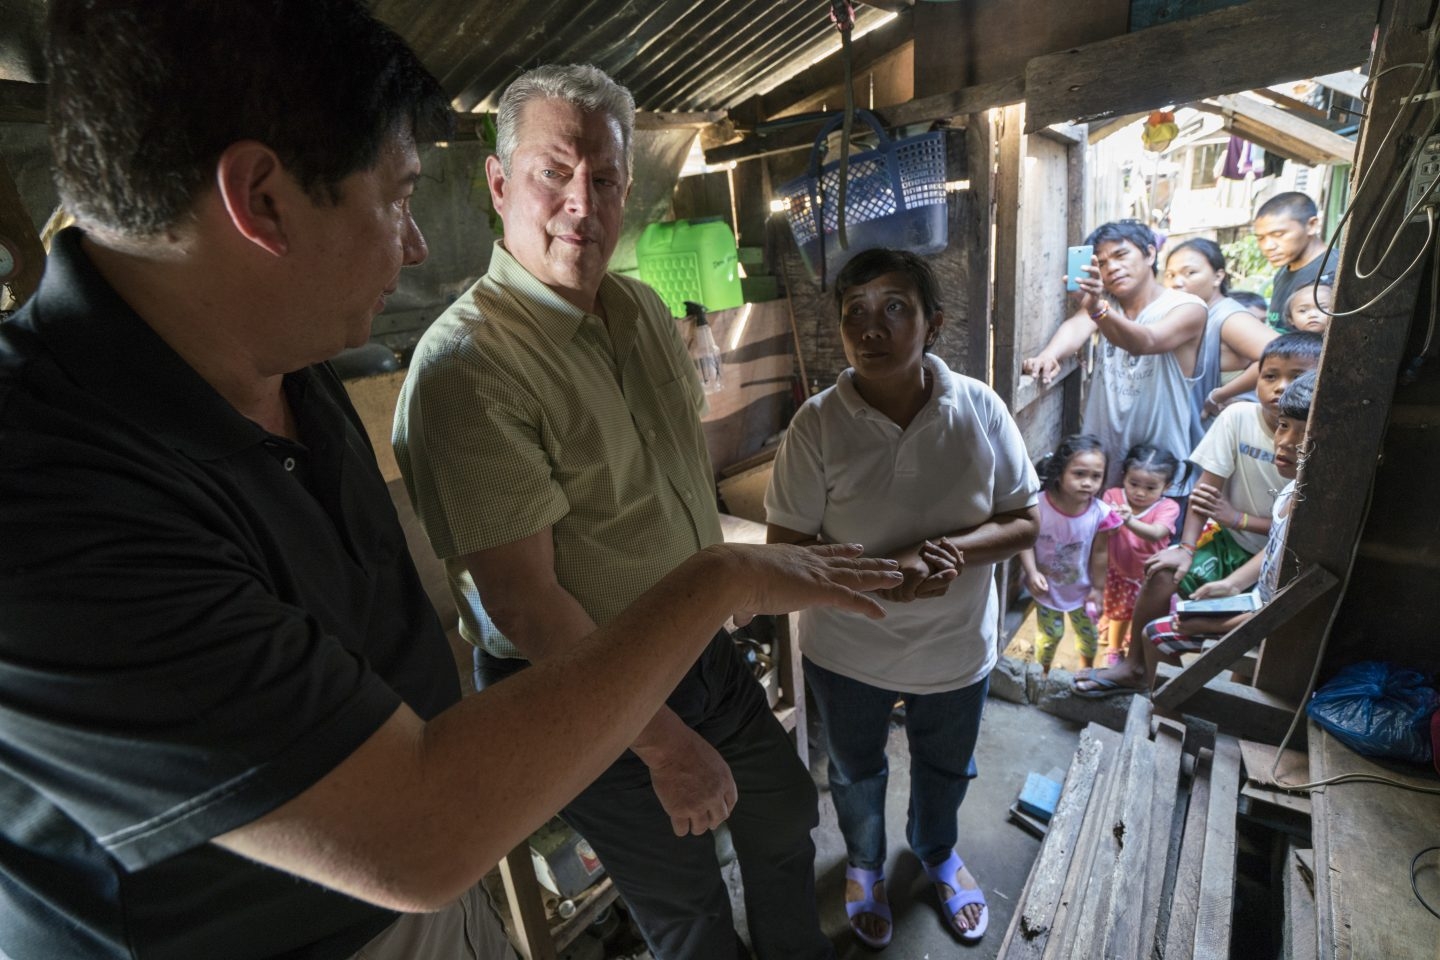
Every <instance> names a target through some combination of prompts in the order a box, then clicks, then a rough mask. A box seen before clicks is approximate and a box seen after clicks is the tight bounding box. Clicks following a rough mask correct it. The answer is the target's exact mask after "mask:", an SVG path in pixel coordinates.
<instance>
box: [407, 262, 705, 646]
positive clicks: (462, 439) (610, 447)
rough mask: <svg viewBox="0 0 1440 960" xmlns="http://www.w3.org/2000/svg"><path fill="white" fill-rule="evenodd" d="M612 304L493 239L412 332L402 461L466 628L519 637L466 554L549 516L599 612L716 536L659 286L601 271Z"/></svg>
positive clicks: (690, 403)
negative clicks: (487, 606) (470, 280)
mask: <svg viewBox="0 0 1440 960" xmlns="http://www.w3.org/2000/svg"><path fill="white" fill-rule="evenodd" d="M599 295H600V300H601V303H602V305H603V307H604V310H605V313H606V316H607V319H608V322H607V320H602V319H601V318H600V317H598V316H596V315H594V314H590V313H586V312H584V311H582V310H580V309H579V308H578V307H575V306H574V305H573V304H570V303H569V302H567V301H566V300H564V299H563V298H561V297H560V296H559V295H558V294H556V293H555V292H554V291H553V290H551V289H549V288H548V287H546V286H545V285H544V284H543V283H541V282H540V281H538V280H536V279H535V277H533V276H532V275H531V274H530V273H529V272H528V271H526V270H525V268H524V267H522V266H521V265H520V264H519V263H518V262H517V261H516V260H515V258H514V257H512V256H511V255H510V253H509V252H508V251H507V250H506V249H505V248H504V246H503V245H502V244H501V243H500V242H497V243H496V245H495V247H494V251H493V253H492V254H491V259H490V266H489V269H488V271H487V273H486V274H485V276H483V277H481V278H480V280H479V281H477V282H476V283H475V285H474V286H472V287H471V288H470V290H469V291H467V292H466V293H465V294H464V295H463V296H461V297H460V299H458V300H457V301H456V302H455V303H454V304H453V305H452V306H451V307H450V309H448V310H447V311H446V312H445V313H444V314H442V315H441V316H440V318H439V319H437V320H436V321H435V323H434V324H433V325H431V327H430V329H429V330H428V331H426V333H425V336H424V337H423V338H422V339H421V341H420V344H419V346H418V347H416V350H415V355H414V358H413V359H412V360H411V363H410V373H409V375H408V376H407V377H406V380H405V386H404V388H403V390H402V391H401V394H400V402H399V404H398V405H397V408H396V417H395V433H394V437H393V440H394V444H395V454H396V459H397V461H398V462H399V465H400V469H401V472H402V473H403V474H404V477H405V483H406V486H407V487H408V489H409V491H410V497H411V500H412V501H413V503H414V504H415V510H416V513H417V514H418V515H419V517H420V518H421V520H422V522H423V523H424V525H425V529H426V531H427V533H428V534H429V537H430V543H431V546H432V547H433V548H434V550H435V553H436V555H437V556H439V557H441V558H442V559H444V560H445V562H446V567H447V570H448V573H449V577H450V584H451V589H452V591H453V592H454V593H455V596H456V600H457V606H458V607H459V608H460V611H461V624H460V632H461V634H462V635H463V636H464V637H465V638H466V639H467V640H469V641H470V642H472V643H478V644H481V645H483V646H484V647H485V649H487V650H488V651H489V652H490V653H492V654H494V655H496V656H500V657H516V656H519V652H518V651H517V650H516V649H515V648H514V646H513V645H512V644H510V643H509V642H508V641H507V640H505V638H504V637H502V636H500V635H499V633H498V631H496V630H495V628H494V625H493V624H492V623H490V621H489V619H488V618H487V617H486V616H485V613H484V610H483V608H482V607H481V604H480V598H479V593H478V591H477V590H476V588H475V584H474V582H473V581H472V579H471V578H470V576H469V574H468V572H466V569H465V564H464V557H465V556H466V555H467V554H470V553H474V552H476V551H479V550H484V549H488V548H491V547H497V546H502V545H504V544H507V543H513V542H515V541H516V540H520V539H523V538H524V537H527V536H530V535H531V534H533V533H535V532H536V531H537V530H541V529H543V528H545V527H547V526H549V527H552V528H553V536H554V541H555V570H556V576H557V579H558V581H559V583H560V585H561V586H562V587H564V588H565V589H566V590H567V591H569V592H570V593H571V594H572V595H573V596H574V597H575V598H576V600H577V601H579V603H580V605H581V606H582V607H584V609H585V611H586V612H587V613H588V614H589V615H590V617H591V619H593V620H594V621H595V622H596V623H598V624H605V623H607V622H608V621H610V620H611V619H613V618H614V617H615V616H616V614H618V613H619V612H620V611H621V610H623V609H625V607H626V606H628V605H629V604H630V602H631V601H633V600H634V599H635V598H636V597H638V596H639V595H640V594H641V593H643V592H644V591H646V590H648V589H649V588H650V587H651V586H652V585H653V584H654V583H655V582H656V581H657V580H659V579H660V578H661V577H663V576H664V575H665V574H666V573H668V572H669V571H670V570H671V569H672V568H674V567H675V566H676V565H677V564H678V563H680V562H681V561H682V560H684V559H685V558H686V557H688V556H690V555H691V554H692V553H694V552H695V551H697V550H700V549H702V548H704V547H707V546H709V545H711V544H713V543H718V542H720V540H721V539H722V535H721V532H720V518H719V514H718V512H717V510H716V504H715V486H714V476H713V474H712V473H711V469H710V457H709V453H708V450H707V448H706V445H705V435H704V433H703V431H702V430H701V426H700V421H699V413H700V411H701V410H702V409H703V406H704V393H703V392H702V390H701V388H700V383H699V380H698V378H697V377H696V374H695V368H694V365H693V364H692V362H691V361H690V358H689V355H688V354H687V353H686V351H685V347H684V344H683V343H681V340H680V337H679V334H678V332H677V331H676V329H675V322H674V320H673V319H672V318H671V317H670V314H669V311H668V310H667V309H666V307H665V305H664V303H663V302H662V301H661V300H660V298H659V297H658V296H657V295H656V294H655V292H654V291H653V290H651V289H650V288H649V287H647V286H645V285H644V284H642V283H639V282H637V281H634V280H631V279H628V278H625V277H620V276H616V275H614V274H607V275H606V277H605V279H604V280H603V281H602V283H601V286H600V291H599Z"/></svg>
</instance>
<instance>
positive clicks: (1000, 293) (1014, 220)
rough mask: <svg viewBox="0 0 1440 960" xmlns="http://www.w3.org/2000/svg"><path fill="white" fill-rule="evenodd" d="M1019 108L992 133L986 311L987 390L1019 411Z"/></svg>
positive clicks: (1022, 160) (1022, 142)
mask: <svg viewBox="0 0 1440 960" xmlns="http://www.w3.org/2000/svg"><path fill="white" fill-rule="evenodd" d="M1024 116H1025V108H1024V106H1013V107H1006V108H1005V109H1004V110H1003V111H1001V113H1000V117H999V120H998V128H999V129H998V131H997V136H998V139H997V149H998V158H999V159H998V162H997V165H996V169H995V191H994V195H993V196H994V203H995V208H994V209H995V234H994V236H995V254H994V258H995V268H994V269H995V300H994V303H993V305H992V308H991V319H990V323H991V329H992V332H991V337H992V343H991V351H992V353H993V354H994V357H995V370H994V375H993V382H992V383H991V386H992V387H993V388H994V390H995V392H996V393H998V394H999V395H1000V400H1001V401H1002V402H1003V403H1005V404H1006V405H1007V406H1008V407H1009V408H1010V409H1011V410H1012V411H1015V412H1018V411H1020V410H1021V409H1023V407H1022V406H1021V405H1020V403H1019V402H1018V400H1017V398H1016V390H1017V387H1018V383H1017V379H1018V378H1017V377H1016V376H1015V374H1016V373H1017V372H1018V370H1019V364H1018V363H1015V362H1013V361H1014V357H1015V350H1016V345H1015V335H1016V331H1017V329H1018V325H1019V317H1018V315H1017V313H1018V310H1019V305H1020V202H1021V198H1022V197H1023V196H1024V179H1023V177H1024V172H1025V139H1024V137H1023V136H1022V135H1021V133H1020V128H1021V126H1022V124H1023V121H1024Z"/></svg>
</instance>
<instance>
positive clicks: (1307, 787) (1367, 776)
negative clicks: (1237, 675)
mask: <svg viewBox="0 0 1440 960" xmlns="http://www.w3.org/2000/svg"><path fill="white" fill-rule="evenodd" d="M1301 495H1302V494H1301V492H1300V489H1299V488H1298V487H1297V488H1296V496H1301ZM1374 503H1375V479H1374V477H1373V476H1372V477H1371V479H1370V488H1369V490H1367V491H1366V493H1365V506H1364V507H1363V508H1362V509H1361V511H1360V524H1359V529H1360V530H1364V529H1365V524H1366V523H1367V522H1368V521H1369V519H1370V508H1371V507H1372V506H1373V505H1374ZM1359 555H1360V537H1359V536H1356V538H1355V543H1354V544H1353V545H1352V546H1351V547H1350V558H1349V559H1348V560H1347V561H1346V564H1345V575H1344V577H1343V578H1342V579H1341V582H1342V583H1343V582H1345V581H1347V580H1349V579H1350V574H1351V573H1352V572H1353V571H1354V569H1355V560H1356V558H1357V557H1358V556H1359ZM1339 615H1340V604H1339V602H1338V601H1337V602H1335V603H1333V604H1331V606H1330V616H1329V617H1328V618H1327V619H1326V621H1325V629H1324V630H1322V631H1320V649H1318V650H1316V651H1315V665H1314V666H1313V667H1311V668H1310V679H1309V680H1308V681H1307V682H1306V684H1305V693H1304V695H1303V696H1301V697H1300V704H1299V706H1297V707H1296V708H1295V714H1294V716H1292V717H1291V718H1290V726H1289V728H1288V729H1287V730H1286V731H1285V736H1283V737H1281V738H1280V745H1279V746H1278V747H1276V748H1275V762H1274V763H1272V764H1271V765H1270V774H1269V779H1270V782H1271V783H1273V784H1275V786H1277V787H1280V788H1281V789H1282V790H1292V791H1295V792H1297V793H1308V792H1309V791H1311V790H1313V789H1315V788H1317V787H1328V786H1331V785H1333V784H1340V783H1380V784H1384V785H1386V786H1391V787H1399V788H1400V789H1401V790H1409V791H1412V792H1414V793H1429V794H1440V787H1422V786H1420V785H1419V784H1413V783H1406V782H1405V781H1403V780H1396V779H1394V778H1393V777H1382V776H1378V775H1376V774H1373V773H1342V774H1338V775H1336V776H1333V777H1326V778H1325V779H1323V780H1311V781H1309V782H1308V783H1289V782H1287V781H1284V780H1281V779H1280V761H1281V760H1282V759H1283V758H1284V756H1285V747H1286V746H1287V745H1288V744H1289V743H1290V738H1291V737H1293V736H1294V735H1295V729H1296V728H1297V727H1298V726H1299V725H1300V718H1301V717H1303V716H1304V715H1305V705H1306V704H1307V703H1309V702H1310V695H1311V694H1312V693H1314V692H1315V681H1316V680H1318V679H1319V677H1320V664H1321V663H1323V662H1324V661H1325V651H1326V649H1327V648H1328V647H1329V646H1330V635H1331V632H1332V631H1333V630H1334V628H1335V620H1336V618H1337V617H1339Z"/></svg>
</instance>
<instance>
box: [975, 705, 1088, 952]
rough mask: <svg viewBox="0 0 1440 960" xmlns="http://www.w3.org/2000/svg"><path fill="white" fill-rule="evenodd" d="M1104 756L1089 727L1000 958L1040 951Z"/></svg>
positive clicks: (1058, 899) (1067, 778) (1071, 765)
mask: <svg viewBox="0 0 1440 960" xmlns="http://www.w3.org/2000/svg"><path fill="white" fill-rule="evenodd" d="M1092 726H1094V725H1093V724H1092ZM1096 729H1102V728H1098V727H1097V728H1096ZM1107 732H1108V731H1107ZM1106 752H1107V748H1106V745H1105V742H1104V739H1103V738H1102V736H1099V735H1097V734H1095V733H1094V732H1092V730H1091V728H1090V727H1087V728H1086V729H1084V730H1082V731H1081V732H1080V742H1079V745H1078V746H1077V747H1076V748H1075V756H1074V758H1073V759H1072V760H1071V761H1070V769H1069V771H1067V772H1066V774H1065V786H1064V788H1063V789H1062V790H1061V791H1060V800H1059V802H1058V803H1057V804H1056V805H1055V813H1054V815H1053V816H1051V818H1050V828H1049V830H1048V831H1047V832H1046V834H1045V841H1044V843H1042V844H1041V845H1040V854H1039V856H1037V857H1036V859H1035V864H1034V866H1032V867H1031V868H1030V877H1029V880H1028V881H1027V888H1026V891H1025V895H1024V896H1023V897H1022V899H1021V902H1020V908H1019V909H1018V910H1016V911H1015V913H1014V916H1013V917H1012V919H1011V921H1010V929H1009V930H1008V931H1007V932H1006V935H1005V942H1004V945H1003V946H1002V947H1001V948H1000V955H1001V956H1006V957H1012V958H1021V957H1039V956H1040V955H1041V953H1042V952H1043V948H1044V945H1045V940H1046V938H1047V937H1048V935H1049V933H1050V927H1051V924H1052V923H1053V922H1054V919H1055V910H1056V907H1057V906H1058V905H1059V901H1060V894H1061V891H1062V889H1063V888H1064V884H1065V879H1066V877H1067V876H1068V874H1069V872H1070V867H1071V864H1072V863H1073V862H1074V859H1075V851H1076V848H1077V844H1078V843H1079V840H1080V835H1081V828H1082V827H1083V826H1084V824H1085V822H1086V813H1087V811H1089V810H1090V806H1091V802H1092V799H1093V797H1094V795H1095V792H1096V787H1097V784H1098V783H1100V782H1101V781H1100V779H1099V777H1100V769H1101V760H1102V758H1104V757H1105V756H1106Z"/></svg>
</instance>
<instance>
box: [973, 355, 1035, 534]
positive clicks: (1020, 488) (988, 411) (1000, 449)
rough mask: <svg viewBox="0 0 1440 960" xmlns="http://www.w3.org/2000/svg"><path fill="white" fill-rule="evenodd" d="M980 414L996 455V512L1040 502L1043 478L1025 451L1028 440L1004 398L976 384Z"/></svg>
mask: <svg viewBox="0 0 1440 960" xmlns="http://www.w3.org/2000/svg"><path fill="white" fill-rule="evenodd" d="M976 385H977V387H978V388H979V390H980V397H981V403H980V405H979V408H980V411H981V413H982V415H983V416H984V420H985V425H986V432H987V433H988V434H989V437H990V443H991V446H992V447H993V449H994V451H995V480H994V486H993V488H992V489H993V490H994V511H995V513H1008V512H1010V511H1013V510H1022V509H1024V508H1025V507H1033V506H1034V505H1035V504H1037V503H1039V502H1040V478H1039V477H1038V476H1036V474H1035V466H1034V464H1032V463H1031V462H1030V454H1029V451H1027V450H1026V449H1025V438H1024V437H1023V436H1021V434H1020V427H1019V426H1017V425H1016V423H1015V418H1014V417H1012V416H1011V415H1010V411H1009V410H1007V409H1006V408H1005V404H1004V402H1003V401H1002V400H1001V399H1000V395H999V394H997V393H996V392H995V391H994V390H991V389H990V388H989V387H987V386H985V385H984V384H982V383H979V382H978V381H976Z"/></svg>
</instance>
